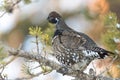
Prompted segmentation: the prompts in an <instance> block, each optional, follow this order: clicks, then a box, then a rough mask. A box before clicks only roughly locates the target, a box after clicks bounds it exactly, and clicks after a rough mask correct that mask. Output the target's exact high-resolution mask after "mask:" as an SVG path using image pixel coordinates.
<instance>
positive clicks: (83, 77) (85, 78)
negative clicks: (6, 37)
mask: <svg viewBox="0 0 120 80" xmlns="http://www.w3.org/2000/svg"><path fill="white" fill-rule="evenodd" d="M8 52H9V54H10V55H12V56H18V57H23V58H25V59H29V60H34V61H37V62H39V63H44V64H43V65H44V66H49V67H51V68H52V70H57V71H58V72H60V73H62V74H64V71H66V68H64V67H63V66H62V65H61V64H59V63H57V62H55V61H52V60H49V59H47V58H45V57H43V56H41V55H40V54H32V53H30V52H25V51H23V50H15V49H12V50H9V51H8ZM65 75H69V76H73V77H75V80H113V78H107V77H103V76H101V75H100V76H95V74H94V71H91V72H90V74H89V75H88V74H85V73H83V72H79V71H75V70H72V69H70V68H68V69H67V74H65ZM114 80H120V79H114Z"/></svg>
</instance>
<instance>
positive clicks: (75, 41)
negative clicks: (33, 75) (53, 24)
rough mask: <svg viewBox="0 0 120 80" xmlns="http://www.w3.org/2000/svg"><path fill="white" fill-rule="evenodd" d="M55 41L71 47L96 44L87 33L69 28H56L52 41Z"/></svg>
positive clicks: (76, 47) (77, 47) (84, 46)
mask: <svg viewBox="0 0 120 80" xmlns="http://www.w3.org/2000/svg"><path fill="white" fill-rule="evenodd" d="M54 39H56V40H54ZM57 39H58V40H59V41H58V40H57ZM54 41H57V42H60V44H62V45H64V47H66V48H69V49H79V48H86V47H87V46H93V45H94V46H95V45H96V44H95V42H94V41H93V40H92V39H91V38H89V37H88V36H87V35H85V34H83V33H78V32H75V31H69V30H56V32H55V34H54V36H53V41H52V42H54Z"/></svg>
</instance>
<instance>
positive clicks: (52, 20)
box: [47, 11, 61, 24]
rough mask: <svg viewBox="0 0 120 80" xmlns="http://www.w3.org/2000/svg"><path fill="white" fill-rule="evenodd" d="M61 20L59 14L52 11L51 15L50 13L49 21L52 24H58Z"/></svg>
mask: <svg viewBox="0 0 120 80" xmlns="http://www.w3.org/2000/svg"><path fill="white" fill-rule="evenodd" d="M60 18H61V16H60V15H59V14H58V13H57V12H55V11H52V12H51V13H49V16H48V18H47V20H48V21H49V22H50V23H52V24H56V23H58V22H59V21H60Z"/></svg>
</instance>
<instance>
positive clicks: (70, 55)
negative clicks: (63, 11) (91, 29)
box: [47, 11, 114, 71]
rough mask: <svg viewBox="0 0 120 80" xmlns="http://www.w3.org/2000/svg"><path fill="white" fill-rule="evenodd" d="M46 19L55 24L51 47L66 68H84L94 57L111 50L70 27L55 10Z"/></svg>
mask: <svg viewBox="0 0 120 80" xmlns="http://www.w3.org/2000/svg"><path fill="white" fill-rule="evenodd" d="M47 20H48V22H49V23H52V24H54V25H55V31H54V35H53V37H52V47H53V51H54V53H53V54H54V55H55V57H56V58H57V60H58V61H59V62H60V63H61V64H62V65H63V66H65V67H66V68H72V69H75V68H76V70H81V71H83V70H85V69H86V67H87V66H88V65H89V63H90V62H91V61H92V60H94V59H104V58H105V57H107V56H110V55H111V54H114V53H113V52H110V51H107V50H105V49H103V48H101V47H99V46H98V45H97V44H96V43H95V42H94V41H93V40H92V39H91V38H90V37H89V36H88V35H87V34H85V33H82V32H77V31H75V30H74V29H72V28H70V27H69V26H68V25H67V24H66V23H65V21H64V19H63V18H62V16H61V15H60V14H59V13H57V12H56V11H52V12H50V13H49V15H48V17H47Z"/></svg>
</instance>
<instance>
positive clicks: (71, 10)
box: [0, 0, 120, 80]
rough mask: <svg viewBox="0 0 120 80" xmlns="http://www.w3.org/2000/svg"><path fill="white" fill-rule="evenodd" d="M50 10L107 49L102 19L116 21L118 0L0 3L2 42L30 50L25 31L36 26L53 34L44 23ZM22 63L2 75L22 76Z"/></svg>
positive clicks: (5, 0) (9, 0)
mask: <svg viewBox="0 0 120 80" xmlns="http://www.w3.org/2000/svg"><path fill="white" fill-rule="evenodd" d="M51 11H56V12H58V13H60V14H61V15H62V16H63V18H64V20H65V22H66V23H67V24H68V25H69V26H70V27H71V28H73V29H74V30H76V31H78V32H84V33H86V34H88V35H89V36H90V37H91V38H92V39H93V40H94V41H95V42H97V44H99V45H100V46H102V47H104V48H108V49H109V50H110V48H109V47H107V46H105V45H104V42H102V40H101V38H102V34H104V33H105V32H106V28H105V26H104V21H103V17H102V16H104V15H106V14H107V13H108V12H114V13H115V14H116V16H117V19H118V22H119V21H120V0H0V41H1V43H2V44H5V45H7V46H9V47H12V48H18V47H19V46H20V44H22V49H23V50H26V51H30V50H31V49H32V48H33V46H35V45H34V44H31V41H32V40H34V38H33V37H31V36H29V32H28V28H29V27H31V26H39V27H41V29H42V31H43V32H45V31H46V30H47V31H49V32H48V33H49V34H51V35H52V34H53V30H54V26H52V27H51V25H50V24H49V23H48V22H47V20H46V18H47V16H48V14H49V13H50V12H51ZM118 27H120V25H119V23H118ZM117 47H119V45H118V46H117ZM113 52H114V51H113ZM23 62H24V60H22V59H21V58H19V59H17V60H15V61H14V62H12V63H11V64H10V65H8V69H7V70H6V71H5V73H6V74H7V75H8V77H9V78H12V79H13V78H16V77H18V76H22V75H20V66H21V63H23ZM11 69H14V70H15V72H13V70H11ZM16 71H17V72H16ZM11 72H12V73H11ZM52 74H53V75H54V73H52ZM49 76H50V75H49ZM57 78H58V77H57ZM39 80H49V79H47V78H46V79H39ZM51 80H52V79H51ZM53 80H56V79H53ZM60 80H61V79H60Z"/></svg>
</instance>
